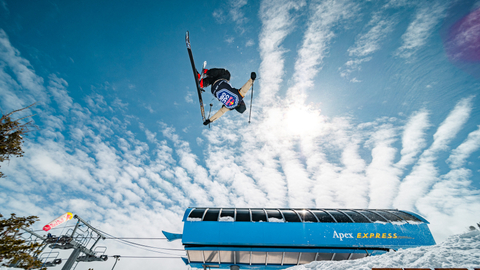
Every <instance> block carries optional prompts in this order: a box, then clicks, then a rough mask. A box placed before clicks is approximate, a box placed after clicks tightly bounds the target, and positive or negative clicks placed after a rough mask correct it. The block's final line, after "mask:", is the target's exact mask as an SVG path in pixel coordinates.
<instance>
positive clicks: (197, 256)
mask: <svg viewBox="0 0 480 270" xmlns="http://www.w3.org/2000/svg"><path fill="white" fill-rule="evenodd" d="M187 254H188V259H189V260H190V262H201V263H203V251H201V250H189V251H187Z"/></svg>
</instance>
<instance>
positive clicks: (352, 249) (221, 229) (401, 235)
mask: <svg viewBox="0 0 480 270" xmlns="http://www.w3.org/2000/svg"><path fill="white" fill-rule="evenodd" d="M183 222H184V228H183V235H182V243H183V245H184V247H185V250H186V252H187V256H188V258H187V259H186V263H187V264H189V265H190V266H192V267H195V268H224V269H229V268H230V266H232V265H237V266H239V268H240V269H283V268H287V267H291V266H294V265H299V264H306V263H310V262H312V261H322V260H333V261H337V260H354V259H358V258H363V257H366V256H371V255H378V254H383V253H385V252H388V251H390V250H398V249H399V248H409V247H418V246H423V245H434V244H435V241H434V239H433V236H432V234H431V232H430V230H429V228H428V225H427V224H429V223H428V221H427V220H425V219H424V218H423V217H421V216H419V215H417V214H414V213H411V212H407V211H400V210H395V209H375V210H373V209H296V208H288V209H277V208H206V207H199V208H196V207H191V208H188V209H187V210H186V211H185V215H184V217H183Z"/></svg>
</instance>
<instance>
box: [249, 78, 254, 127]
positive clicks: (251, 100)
mask: <svg viewBox="0 0 480 270" xmlns="http://www.w3.org/2000/svg"><path fill="white" fill-rule="evenodd" d="M254 82H255V81H253V82H252V95H251V97H250V114H249V115H248V123H249V124H250V119H251V118H252V105H253V83H254Z"/></svg>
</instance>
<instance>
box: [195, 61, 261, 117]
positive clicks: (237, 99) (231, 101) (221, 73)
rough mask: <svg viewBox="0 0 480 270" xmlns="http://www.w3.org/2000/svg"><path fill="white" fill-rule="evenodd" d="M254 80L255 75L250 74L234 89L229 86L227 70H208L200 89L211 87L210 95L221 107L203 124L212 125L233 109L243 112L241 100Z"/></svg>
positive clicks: (244, 108)
mask: <svg viewBox="0 0 480 270" xmlns="http://www.w3.org/2000/svg"><path fill="white" fill-rule="evenodd" d="M256 78H257V74H255V72H252V73H251V74H250V79H249V80H248V81H247V82H246V83H245V84H244V85H243V86H242V87H241V88H240V89H236V88H233V87H232V85H231V84H230V72H229V71H228V70H226V69H223V68H212V69H209V70H208V71H207V73H206V76H205V78H203V79H202V81H201V83H200V84H201V85H202V86H201V87H202V88H205V87H208V86H211V91H212V95H213V96H215V97H216V98H217V99H218V100H219V101H220V102H221V103H222V104H223V106H222V108H220V110H218V112H217V113H215V114H214V115H213V116H212V117H210V119H207V120H205V122H203V124H204V125H208V124H210V123H212V122H213V121H215V120H217V119H218V118H220V117H221V116H222V115H223V114H224V113H226V112H227V111H229V110H233V109H235V110H236V111H238V112H239V113H243V112H245V110H246V109H247V106H245V102H244V101H243V98H244V97H245V95H246V94H247V92H248V90H249V89H250V88H251V87H252V85H253V81H255V79H256Z"/></svg>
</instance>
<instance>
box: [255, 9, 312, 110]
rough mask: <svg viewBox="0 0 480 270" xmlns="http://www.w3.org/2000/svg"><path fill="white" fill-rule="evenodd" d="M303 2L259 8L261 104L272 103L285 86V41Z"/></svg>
mask: <svg viewBox="0 0 480 270" xmlns="http://www.w3.org/2000/svg"><path fill="white" fill-rule="evenodd" d="M304 5H305V2H304V1H285V0H284V1H275V2H268V1H263V2H262V3H261V6H260V19H261V20H262V25H263V26H262V30H261V32H260V37H259V47H260V56H261V58H262V62H261V64H260V69H259V71H260V73H261V74H262V80H261V81H260V89H261V90H260V102H261V103H264V102H267V101H268V102H269V103H270V102H272V101H273V100H275V96H276V94H277V92H278V91H279V89H280V85H281V84H282V81H283V80H282V77H283V74H284V59H283V55H284V54H285V52H286V50H285V49H284V48H283V47H282V46H281V43H282V42H283V40H284V39H285V38H286V37H287V35H288V34H290V33H291V32H292V31H293V29H294V27H293V24H294V22H295V20H294V16H292V15H291V14H290V12H291V10H298V9H300V8H301V7H302V6H304Z"/></svg>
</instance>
